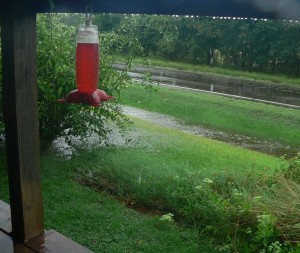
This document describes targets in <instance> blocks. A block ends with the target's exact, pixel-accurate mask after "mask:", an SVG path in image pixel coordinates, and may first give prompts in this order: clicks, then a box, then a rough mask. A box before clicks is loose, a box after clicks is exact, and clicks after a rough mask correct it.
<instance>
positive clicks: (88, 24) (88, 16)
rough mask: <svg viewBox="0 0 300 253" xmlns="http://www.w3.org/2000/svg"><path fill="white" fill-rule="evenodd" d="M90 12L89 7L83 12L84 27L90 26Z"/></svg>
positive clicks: (90, 8) (91, 10)
mask: <svg viewBox="0 0 300 253" xmlns="http://www.w3.org/2000/svg"><path fill="white" fill-rule="evenodd" d="M92 12H93V9H92V7H91V6H87V7H86V10H85V25H86V26H90V25H91V24H92Z"/></svg>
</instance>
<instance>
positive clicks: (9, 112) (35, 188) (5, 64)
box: [1, 0, 44, 242]
mask: <svg viewBox="0 0 300 253" xmlns="http://www.w3.org/2000/svg"><path fill="white" fill-rule="evenodd" d="M24 2H25V1H24ZM8 3H9V4H7V6H6V9H5V10H1V12H2V13H1V40H2V69H3V93H2V94H3V114H4V123H5V134H6V148H7V161H8V177H9V192H10V205H11V217H12V236H13V238H14V239H17V240H18V241H20V242H26V241H28V240H30V239H33V238H35V237H37V236H39V235H41V234H43V233H44V222H43V219H44V218H43V206H42V194H41V177H40V151H39V131H38V109H37V106H38V104H37V73H36V69H37V67H36V50H37V49H36V13H35V12H34V11H32V10H30V9H29V7H28V5H27V4H25V3H23V4H22V3H20V2H18V1H13V0H11V2H8Z"/></svg>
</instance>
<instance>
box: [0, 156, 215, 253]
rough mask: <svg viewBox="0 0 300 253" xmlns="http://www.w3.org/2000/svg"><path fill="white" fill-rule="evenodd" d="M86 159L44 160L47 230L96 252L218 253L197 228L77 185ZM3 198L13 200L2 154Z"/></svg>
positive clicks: (0, 181) (0, 184)
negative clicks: (204, 242)
mask: <svg viewBox="0 0 300 253" xmlns="http://www.w3.org/2000/svg"><path fill="white" fill-rule="evenodd" d="M85 162H86V161H85V160H84V159H83V160H81V159H76V162H74V161H68V162H66V161H63V160H61V159H60V158H58V157H56V156H54V155H51V154H45V155H43V156H42V178H43V200H44V212H45V226H46V229H55V230H57V231H59V232H61V233H63V234H64V235H66V236H68V237H70V238H72V239H73V240H75V241H77V242H78V243H80V244H82V245H85V246H86V247H88V248H89V249H91V250H93V251H94V252H96V253H98V252H99V253H100V252H101V253H102V252H107V253H113V252H115V253H119V252H132V253H136V252H149V253H150V252H151V253H152V252H153V253H156V252H166V253H169V252H180V253H181V252H182V253H184V252H186V253H190V252H195V253H197V252H214V250H213V249H212V248H211V247H210V246H209V245H204V246H201V245H200V243H199V238H198V235H197V233H196V232H195V231H194V230H193V229H189V228H183V227H182V228H180V227H177V226H176V225H175V224H168V223H165V222H162V221H160V220H159V218H160V216H152V215H149V216H148V215H144V214H140V213H138V212H136V211H134V210H132V209H128V208H126V207H125V206H123V205H122V204H121V203H119V202H118V201H116V200H114V199H112V198H110V197H108V196H106V195H103V194H100V193H98V192H96V191H95V190H93V189H90V188H88V187H85V186H81V185H80V184H79V183H77V182H76V181H75V178H76V168H77V166H79V167H81V166H84V163H85ZM0 199H2V200H5V201H8V190H7V176H6V166H5V160H4V157H3V155H1V166H0Z"/></svg>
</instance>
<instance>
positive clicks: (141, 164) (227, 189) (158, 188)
mask: <svg viewBox="0 0 300 253" xmlns="http://www.w3.org/2000/svg"><path fill="white" fill-rule="evenodd" d="M134 121H135V127H134V128H133V129H132V131H133V132H134V133H135V134H138V135H140V141H139V142H137V143H135V145H133V147H111V148H99V149H96V150H93V151H91V152H85V153H84V154H81V155H80V156H78V157H76V158H75V160H77V162H78V164H77V167H74V169H77V170H78V171H79V172H80V173H81V176H80V181H81V182H82V183H83V184H85V185H89V186H91V187H93V188H96V189H98V190H100V191H104V192H108V193H110V194H113V195H115V196H118V198H122V199H124V200H127V201H130V202H134V203H135V204H136V205H139V206H147V207H148V208H155V209H160V210H163V211H164V212H166V213H167V212H171V213H173V214H174V218H175V220H177V221H178V222H179V224H184V225H188V226H191V227H193V228H196V229H197V230H198V231H199V233H200V234H201V237H202V238H207V237H206V236H209V238H210V239H209V240H207V241H212V242H213V243H215V245H221V246H222V245H223V246H224V244H226V245H227V246H228V245H231V246H230V247H233V244H234V243H235V242H234V241H235V239H234V238H237V237H238V239H237V240H238V241H239V243H238V244H239V245H238V246H237V247H238V248H239V250H240V252H259V250H258V248H259V249H261V247H262V246H261V244H260V243H261V242H260V241H259V240H257V241H255V240H254V241H253V239H251V240H250V239H249V241H248V239H247V238H248V237H247V236H246V235H245V231H247V229H248V228H251V229H252V230H253V233H256V231H257V227H256V224H257V221H256V216H257V215H261V214H265V213H266V212H269V211H268V210H269V209H268V208H269V206H264V207H263V208H262V207H259V206H257V202H256V197H260V196H263V197H262V199H268V198H269V197H268V196H271V194H270V191H272V189H273V188H271V187H273V186H274V185H276V179H274V178H273V175H274V173H275V174H276V171H280V170H281V169H282V168H284V167H286V166H287V163H286V162H283V161H281V160H280V159H277V158H274V157H271V156H268V155H264V154H261V153H257V152H254V151H248V150H245V149H242V148H237V147H233V146H231V145H228V144H226V143H222V142H218V141H213V140H210V139H206V138H202V137H199V136H194V135H192V134H187V133H183V132H180V131H177V130H174V129H169V128H165V127H159V126H156V125H153V124H150V123H147V122H145V121H142V120H137V119H134ZM79 163H80V164H79ZM210 180H212V182H211V183H209V182H208V181H210ZM285 192H286V191H285ZM286 194H288V195H289V193H287V192H286ZM295 195H297V194H295ZM282 196H283V195H282ZM284 196H285V197H287V195H284ZM271 199H272V198H271ZM278 199H279V198H278ZM292 199H293V197H291V198H288V202H289V203H287V205H286V206H288V207H291V203H292V202H293V200H292ZM290 201H291V203H290ZM259 202H260V201H259ZM275 203H276V205H277V206H278V207H280V203H278V202H276V201H275ZM295 203H297V202H296V201H295ZM272 210H276V208H272ZM292 210H296V209H292ZM289 212H290V210H289ZM290 213H293V212H290ZM278 220H280V219H278ZM272 226H273V225H272ZM290 226H292V225H291V224H290ZM236 228H238V231H237V230H236ZM298 235H299V234H298ZM253 236H254V237H255V235H254V234H253ZM273 236H274V235H273V234H272V238H277V237H276V236H275V237H273ZM274 240H275V239H274ZM252 243H253V244H254V245H252ZM249 245H252V246H251V247H254V248H255V249H254V248H252V251H251V249H250V248H251V247H250V246H249ZM257 245H258V246H257ZM256 246H257V247H258V248H257V247H256ZM200 252H201V251H200ZM224 252H227V251H224Z"/></svg>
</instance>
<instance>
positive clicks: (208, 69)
mask: <svg viewBox="0 0 300 253" xmlns="http://www.w3.org/2000/svg"><path fill="white" fill-rule="evenodd" d="M120 59H122V58H120ZM149 62H150V66H152V67H156V66H157V67H166V68H171V69H180V70H186V71H192V72H204V73H211V74H217V75H228V76H234V77H238V78H243V79H245V78H246V79H252V80H257V81H265V82H273V83H278V84H282V85H286V86H294V87H300V78H293V77H287V76H283V75H271V74H264V73H257V72H248V71H240V70H234V69H229V68H221V67H215V66H213V67H212V66H208V65H196V64H188V63H182V62H171V61H166V60H163V59H156V58H150V60H149ZM134 63H135V64H136V65H138V64H144V63H145V59H142V58H136V59H135V60H134Z"/></svg>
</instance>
